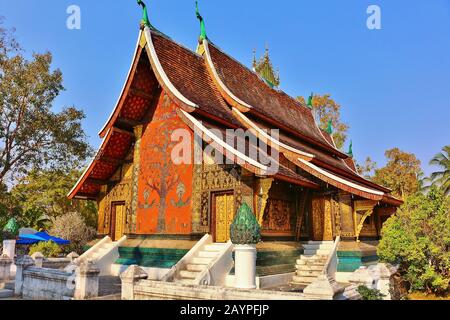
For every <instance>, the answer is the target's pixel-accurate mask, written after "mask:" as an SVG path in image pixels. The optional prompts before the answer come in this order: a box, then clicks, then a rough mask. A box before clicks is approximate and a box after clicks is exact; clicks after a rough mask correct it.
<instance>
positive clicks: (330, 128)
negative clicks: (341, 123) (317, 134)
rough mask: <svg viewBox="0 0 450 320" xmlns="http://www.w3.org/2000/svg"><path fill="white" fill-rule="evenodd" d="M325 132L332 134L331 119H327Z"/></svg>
mask: <svg viewBox="0 0 450 320" xmlns="http://www.w3.org/2000/svg"><path fill="white" fill-rule="evenodd" d="M326 131H327V133H328V134H329V135H332V134H333V120H331V119H330V120H329V121H328V126H327V130H326Z"/></svg>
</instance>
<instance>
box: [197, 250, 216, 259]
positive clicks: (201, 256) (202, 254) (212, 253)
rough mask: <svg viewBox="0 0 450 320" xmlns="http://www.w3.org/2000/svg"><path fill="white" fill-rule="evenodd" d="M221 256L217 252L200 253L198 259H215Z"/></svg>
mask: <svg viewBox="0 0 450 320" xmlns="http://www.w3.org/2000/svg"><path fill="white" fill-rule="evenodd" d="M218 255H219V252H217V251H200V252H199V253H198V254H197V257H199V258H215V257H217V256H218Z"/></svg>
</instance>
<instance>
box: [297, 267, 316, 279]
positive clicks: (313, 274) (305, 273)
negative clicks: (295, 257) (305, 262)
mask: <svg viewBox="0 0 450 320" xmlns="http://www.w3.org/2000/svg"><path fill="white" fill-rule="evenodd" d="M295 274H296V275H297V276H298V277H314V278H317V277H318V276H320V275H321V274H322V270H320V271H318V270H312V271H311V270H302V269H300V270H297V271H296V272H295Z"/></svg>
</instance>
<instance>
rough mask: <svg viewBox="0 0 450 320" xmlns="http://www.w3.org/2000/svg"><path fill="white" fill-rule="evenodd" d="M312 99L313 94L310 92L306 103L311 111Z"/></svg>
mask: <svg viewBox="0 0 450 320" xmlns="http://www.w3.org/2000/svg"><path fill="white" fill-rule="evenodd" d="M313 98H314V93H312V92H311V95H310V96H309V98H308V103H307V106H308V108H310V109H311V110H312V109H313Z"/></svg>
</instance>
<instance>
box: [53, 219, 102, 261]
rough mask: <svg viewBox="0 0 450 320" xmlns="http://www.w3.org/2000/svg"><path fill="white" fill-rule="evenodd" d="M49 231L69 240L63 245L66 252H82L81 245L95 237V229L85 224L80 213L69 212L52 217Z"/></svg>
mask: <svg viewBox="0 0 450 320" xmlns="http://www.w3.org/2000/svg"><path fill="white" fill-rule="evenodd" d="M50 233H51V234H52V235H53V236H56V237H60V238H63V239H66V240H70V245H67V246H64V251H65V252H66V253H69V252H72V251H75V252H77V253H82V251H83V246H84V245H86V244H87V243H88V242H89V241H91V240H93V239H94V238H95V235H96V230H95V229H93V228H91V227H88V226H87V225H86V223H85V220H84V219H83V217H82V215H81V214H80V213H78V212H70V213H66V214H64V215H62V216H59V217H56V218H54V219H53V228H52V229H51V232H50Z"/></svg>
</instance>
